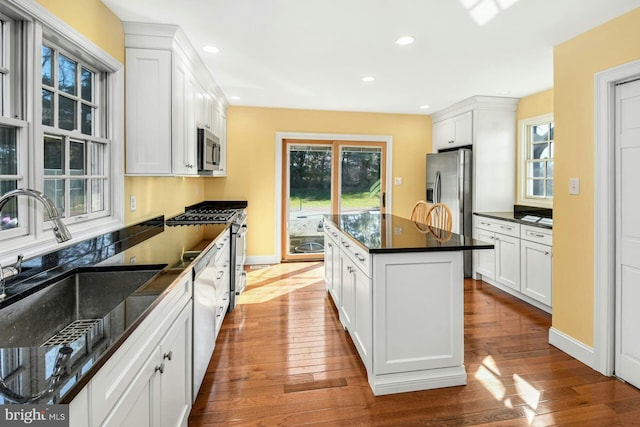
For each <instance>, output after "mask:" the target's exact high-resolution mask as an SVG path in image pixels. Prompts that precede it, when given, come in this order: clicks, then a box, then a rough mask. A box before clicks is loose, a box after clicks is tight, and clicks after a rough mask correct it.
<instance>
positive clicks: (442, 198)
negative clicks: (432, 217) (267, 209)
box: [426, 148, 472, 277]
mask: <svg viewBox="0 0 640 427" xmlns="http://www.w3.org/2000/svg"><path fill="white" fill-rule="evenodd" d="M471 181H472V180H471V150H469V149H467V148H461V149H459V150H454V151H447V152H443V153H429V154H427V198H426V200H427V202H429V203H431V204H434V203H445V204H446V205H447V206H448V207H449V209H450V210H451V214H452V215H453V221H452V224H453V227H452V231H453V232H454V233H458V234H462V235H464V236H467V237H469V238H471V221H472V220H471V185H472V182H471ZM464 275H465V277H471V252H470V251H465V252H464Z"/></svg>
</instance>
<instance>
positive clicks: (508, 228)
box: [500, 225, 513, 231]
mask: <svg viewBox="0 0 640 427" xmlns="http://www.w3.org/2000/svg"><path fill="white" fill-rule="evenodd" d="M500 228H502V229H503V230H509V231H511V230H513V227H508V226H506V225H501V226H500Z"/></svg>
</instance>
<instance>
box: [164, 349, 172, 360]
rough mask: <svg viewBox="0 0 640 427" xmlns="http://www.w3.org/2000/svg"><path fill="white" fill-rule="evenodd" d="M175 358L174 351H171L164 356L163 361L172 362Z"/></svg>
mask: <svg viewBox="0 0 640 427" xmlns="http://www.w3.org/2000/svg"><path fill="white" fill-rule="evenodd" d="M172 357H173V350H170V351H169V353H165V354H164V355H163V356H162V359H167V360H171V358H172Z"/></svg>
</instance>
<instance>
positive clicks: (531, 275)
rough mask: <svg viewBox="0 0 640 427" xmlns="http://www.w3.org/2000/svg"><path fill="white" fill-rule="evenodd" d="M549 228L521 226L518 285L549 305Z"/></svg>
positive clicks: (525, 291) (537, 299)
mask: <svg viewBox="0 0 640 427" xmlns="http://www.w3.org/2000/svg"><path fill="white" fill-rule="evenodd" d="M550 231H551V230H546V229H542V230H541V229H539V228H535V227H524V226H523V227H522V240H521V246H520V266H521V267H520V270H521V275H520V285H521V290H522V293H524V294H525V295H527V296H529V297H531V298H533V299H535V300H536V301H540V302H541V303H543V304H546V305H548V306H549V307H551V290H552V286H551V283H552V280H553V279H552V269H551V268H552V267H551V264H552V256H553V252H552V247H551V232H550Z"/></svg>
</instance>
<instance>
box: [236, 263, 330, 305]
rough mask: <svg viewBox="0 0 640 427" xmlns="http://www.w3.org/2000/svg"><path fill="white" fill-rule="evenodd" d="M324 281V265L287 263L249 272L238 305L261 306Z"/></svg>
mask: <svg viewBox="0 0 640 427" xmlns="http://www.w3.org/2000/svg"><path fill="white" fill-rule="evenodd" d="M319 280H322V281H324V268H323V264H322V263H315V262H314V263H285V264H276V265H272V266H268V267H264V268H259V269H254V270H251V269H250V270H248V271H247V286H246V288H245V291H244V292H243V293H242V294H240V297H239V298H238V304H259V303H263V302H266V301H269V300H272V299H274V298H279V297H281V296H283V295H286V294H289V293H291V292H294V291H295V290H296V289H301V288H305V287H307V286H311V285H314V284H316V283H317V282H318V281H319Z"/></svg>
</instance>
